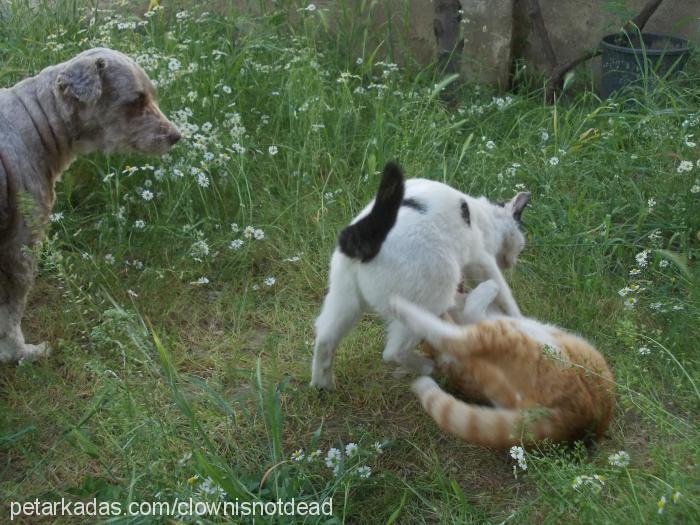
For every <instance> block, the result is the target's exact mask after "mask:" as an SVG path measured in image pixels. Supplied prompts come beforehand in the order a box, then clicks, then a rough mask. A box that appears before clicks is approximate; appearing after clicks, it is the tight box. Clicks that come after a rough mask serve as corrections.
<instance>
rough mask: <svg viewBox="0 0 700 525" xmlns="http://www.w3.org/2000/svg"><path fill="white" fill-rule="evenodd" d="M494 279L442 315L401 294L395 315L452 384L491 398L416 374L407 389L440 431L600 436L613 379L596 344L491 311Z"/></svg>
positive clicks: (490, 436) (500, 437)
mask: <svg viewBox="0 0 700 525" xmlns="http://www.w3.org/2000/svg"><path fill="white" fill-rule="evenodd" d="M497 294H498V286H497V285H496V284H495V283H494V282H492V281H486V282H484V283H482V284H480V285H479V286H477V287H476V288H475V289H474V290H473V291H472V292H471V293H470V294H469V295H468V296H467V297H466V300H465V303H464V308H463V309H455V310H453V311H452V312H451V317H452V318H453V319H455V321H456V322H458V323H460V325H464V324H466V325H467V326H460V325H455V324H452V323H449V322H447V321H443V320H442V319H440V318H438V317H436V316H435V315H433V314H431V313H429V312H427V311H425V310H423V309H422V308H420V307H418V306H416V305H414V304H412V303H409V302H407V301H405V300H403V299H401V298H398V297H395V298H393V299H392V302H391V305H392V308H393V311H394V313H395V315H396V317H397V318H398V319H400V320H401V321H402V322H403V323H404V324H405V325H406V326H408V327H410V329H411V330H412V331H414V332H415V333H416V335H420V336H421V337H423V338H425V341H426V343H427V344H426V347H428V349H429V353H430V354H431V355H432V357H433V359H434V360H435V363H436V366H437V368H438V369H439V370H440V371H441V372H442V373H443V374H445V375H446V376H447V378H448V380H449V383H450V385H451V386H452V387H454V388H456V389H458V390H460V391H462V392H464V393H467V394H470V395H476V396H477V397H479V398H484V399H485V400H486V401H489V402H490V403H491V404H493V407H490V406H480V405H475V404H469V403H465V402H463V401H460V400H458V399H455V398H454V397H452V396H451V395H449V394H447V393H446V392H444V391H443V390H442V389H440V387H439V386H438V385H437V383H436V382H435V381H433V379H431V378H430V377H428V376H423V377H421V378H419V379H417V380H416V381H415V382H414V383H413V385H412V389H413V391H414V392H415V393H416V395H417V396H418V397H419V399H420V401H421V404H422V405H423V408H425V410H426V411H427V412H428V414H429V415H430V416H431V417H432V418H433V419H434V420H435V421H436V422H437V424H438V425H439V426H440V428H442V429H443V430H444V431H446V432H449V433H450V434H453V435H455V436H457V437H460V438H462V439H464V440H465V441H468V442H470V443H475V444H478V445H483V446H487V447H494V448H505V447H510V446H512V445H516V444H521V443H523V444H526V445H528V444H532V443H534V442H537V441H540V440H543V439H546V438H549V439H550V440H553V441H575V440H577V439H581V438H585V437H589V436H593V437H595V438H596V439H600V438H601V436H602V435H603V432H604V431H605V429H606V428H607V427H608V423H609V421H610V416H611V413H612V410H613V406H614V403H615V399H614V394H613V388H614V378H613V375H612V373H611V372H610V369H609V368H608V365H607V364H606V362H605V359H604V358H603V356H602V355H600V353H598V351H597V350H596V349H595V348H593V347H592V346H591V345H590V344H589V343H588V342H586V341H585V340H583V339H582V338H580V337H578V336H576V335H574V334H571V333H568V332H566V331H564V330H562V329H561V328H558V327H556V326H552V325H547V324H544V323H541V322H539V321H536V320H534V319H529V318H526V317H521V318H515V317H508V316H505V315H502V314H500V313H498V312H495V311H494V310H493V308H494V307H493V305H492V302H493V300H494V299H495V297H496V295H497Z"/></svg>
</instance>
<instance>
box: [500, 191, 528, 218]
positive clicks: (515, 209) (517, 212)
mask: <svg viewBox="0 0 700 525" xmlns="http://www.w3.org/2000/svg"><path fill="white" fill-rule="evenodd" d="M530 197H532V194H531V193H530V192H529V191H521V192H520V193H518V194H517V195H516V196H515V197H513V198H512V199H511V200H510V201H508V202H506V203H505V205H504V208H505V209H506V210H508V211H509V212H510V213H511V214H512V215H513V218H514V219H515V220H516V221H518V222H520V216H521V215H522V213H523V210H524V209H525V206H527V203H528V202H530Z"/></svg>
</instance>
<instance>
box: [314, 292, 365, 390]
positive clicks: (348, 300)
mask: <svg viewBox="0 0 700 525" xmlns="http://www.w3.org/2000/svg"><path fill="white" fill-rule="evenodd" d="M336 284H337V283H333V284H332V285H331V288H330V290H329V291H328V295H327V296H326V298H325V299H324V301H323V308H322V309H321V313H320V315H319V316H318V318H317V319H316V324H315V328H316V341H315V343H314V357H313V362H312V365H311V386H315V387H317V388H325V389H331V388H333V358H334V357H335V352H336V350H337V348H338V344H339V343H340V341H341V339H342V338H343V337H344V336H345V334H347V333H348V332H349V331H350V329H351V328H352V327H353V326H354V325H355V323H357V321H358V319H359V318H360V316H361V315H362V311H363V309H364V308H363V304H362V301H361V300H360V297H359V296H358V295H357V293H356V291H355V290H354V289H352V287H349V286H344V287H341V286H334V285H336Z"/></svg>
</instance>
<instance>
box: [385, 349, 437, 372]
mask: <svg viewBox="0 0 700 525" xmlns="http://www.w3.org/2000/svg"><path fill="white" fill-rule="evenodd" d="M395 361H396V362H397V363H398V364H399V365H400V366H401V368H402V369H404V370H407V371H409V372H411V373H413V374H420V375H430V374H432V373H433V370H434V369H435V363H434V362H433V360H432V359H430V358H429V357H426V356H424V355H421V354H418V353H416V352H409V353H407V354H405V355H402V356H401V357H400V358H399V359H396V360H395Z"/></svg>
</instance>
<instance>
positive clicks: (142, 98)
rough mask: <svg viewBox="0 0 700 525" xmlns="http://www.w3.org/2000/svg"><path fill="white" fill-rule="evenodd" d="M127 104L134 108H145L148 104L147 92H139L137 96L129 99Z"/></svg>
mask: <svg viewBox="0 0 700 525" xmlns="http://www.w3.org/2000/svg"><path fill="white" fill-rule="evenodd" d="M127 105H128V106H129V107H131V108H133V109H136V108H143V107H144V106H145V105H146V93H139V94H138V95H136V98H134V99H133V100H131V101H129V102H128V103H127Z"/></svg>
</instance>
